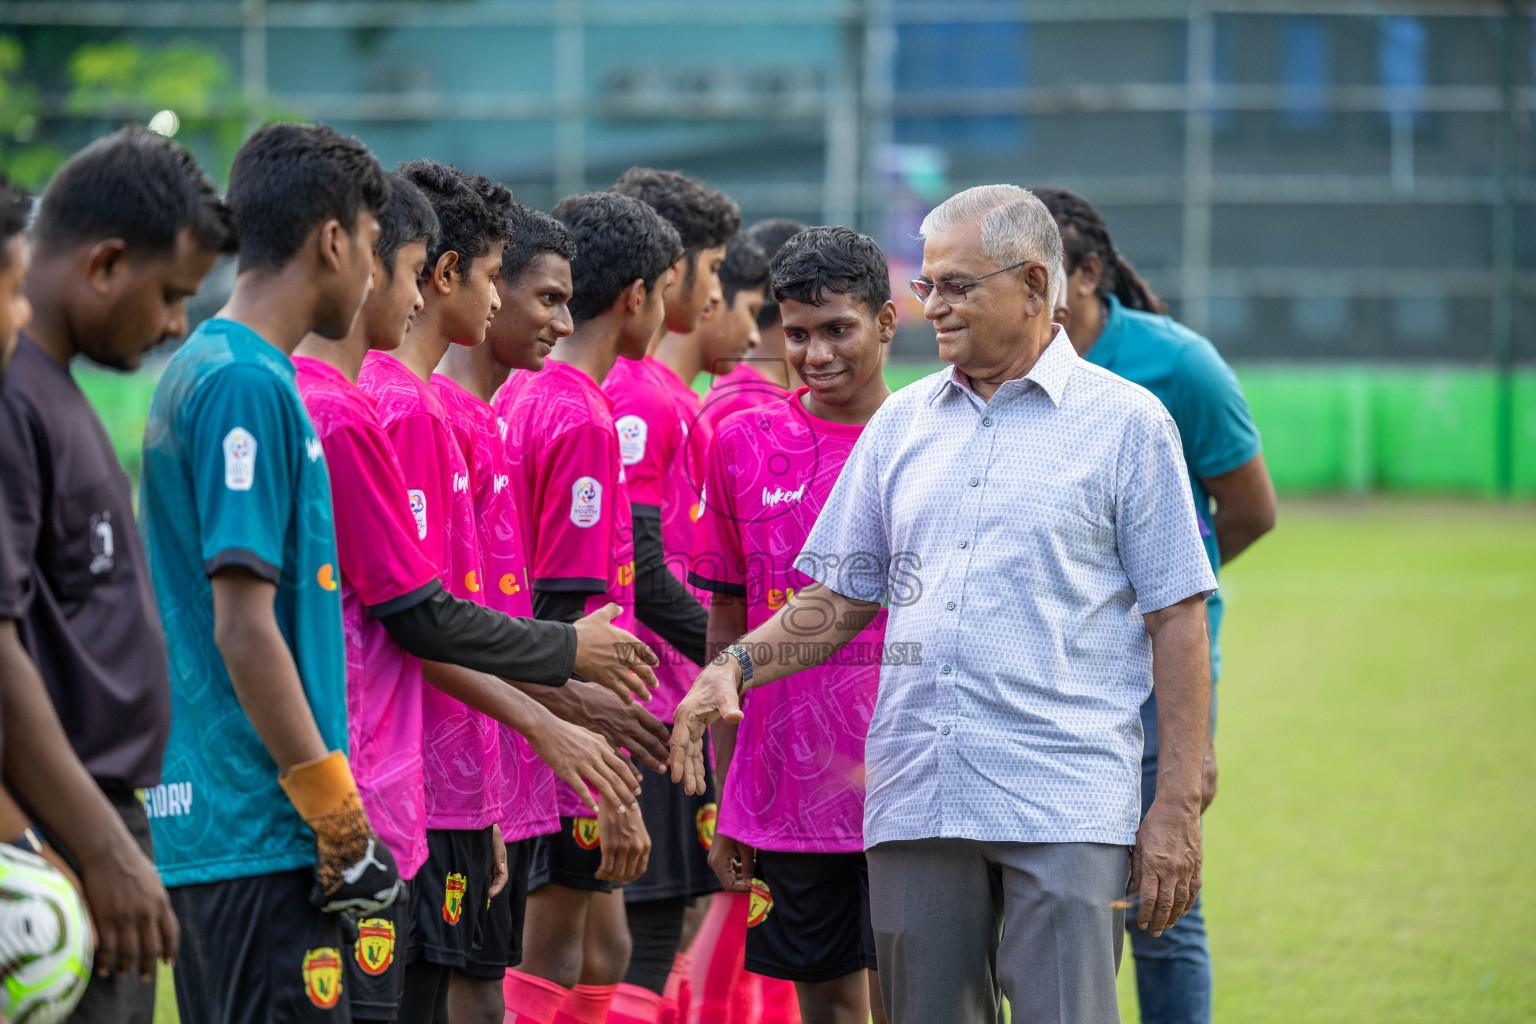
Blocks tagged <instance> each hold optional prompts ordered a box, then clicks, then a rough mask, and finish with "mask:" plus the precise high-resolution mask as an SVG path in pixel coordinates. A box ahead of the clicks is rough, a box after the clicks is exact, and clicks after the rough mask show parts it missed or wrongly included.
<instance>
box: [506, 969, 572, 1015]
mask: <svg viewBox="0 0 1536 1024" xmlns="http://www.w3.org/2000/svg"><path fill="white" fill-rule="evenodd" d="M501 992H502V995H503V996H505V997H506V1000H507V1015H506V1017H504V1018H503V1024H554V1020H555V1014H556V1013H558V1012H559V1010H560V1004H561V1003H563V1002H565V997H566V996H568V995H570V989H568V988H566V987H565V986H564V985H556V984H555V983H554V982H552V981H545V980H544V979H543V978H537V977H534V976H533V975H532V974H524V973H523V972H522V971H519V970H514V969H511V968H509V969H508V970H507V976H506V977H505V978H504V979H502V983H501Z"/></svg>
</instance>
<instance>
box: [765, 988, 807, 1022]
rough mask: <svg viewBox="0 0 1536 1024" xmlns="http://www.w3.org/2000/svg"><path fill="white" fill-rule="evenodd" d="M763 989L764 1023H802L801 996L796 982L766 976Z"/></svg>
mask: <svg viewBox="0 0 1536 1024" xmlns="http://www.w3.org/2000/svg"><path fill="white" fill-rule="evenodd" d="M762 991H763V1015H762V1018H761V1021H762V1024H800V996H799V994H798V993H796V992H795V983H794V982H792V981H785V980H784V979H783V978H764V979H763V980H762Z"/></svg>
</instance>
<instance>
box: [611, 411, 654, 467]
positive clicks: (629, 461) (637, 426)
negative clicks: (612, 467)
mask: <svg viewBox="0 0 1536 1024" xmlns="http://www.w3.org/2000/svg"><path fill="white" fill-rule="evenodd" d="M613 426H614V429H616V430H617V431H618V432H619V461H620V462H622V463H624V465H626V466H633V465H634V464H635V463H637V462H639V461H640V460H641V459H643V458H645V438H646V435H647V434H648V433H650V427H649V426H648V425H647V424H646V422H645V420H643V419H641V418H640V417H639V416H635V415H629V416H620V417H619V419H618V422H616V423H615V424H614V425H613Z"/></svg>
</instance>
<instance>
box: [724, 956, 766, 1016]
mask: <svg viewBox="0 0 1536 1024" xmlns="http://www.w3.org/2000/svg"><path fill="white" fill-rule="evenodd" d="M762 1014H763V977H762V975H760V974H753V973H752V972H751V971H748V970H745V969H743V970H742V972H741V974H740V975H738V976H737V980H736V987H735V988H734V989H732V990H731V1021H730V1024H760V1021H761V1018H762Z"/></svg>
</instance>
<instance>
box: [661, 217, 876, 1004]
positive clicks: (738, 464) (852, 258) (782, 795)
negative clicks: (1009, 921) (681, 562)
mask: <svg viewBox="0 0 1536 1024" xmlns="http://www.w3.org/2000/svg"><path fill="white" fill-rule="evenodd" d="M773 292H774V297H775V298H776V299H777V300H778V303H779V309H780V313H781V316H782V317H783V324H784V338H785V352H786V355H787V356H788V358H789V362H790V365H791V366H792V367H793V368H794V370H795V372H796V374H797V375H798V376H799V377H800V378H801V379H802V380H804V381H805V385H806V386H804V387H802V388H800V389H799V390H798V391H796V392H795V395H794V399H793V401H791V402H789V403H774V404H772V405H765V406H761V407H759V408H757V409H754V410H751V411H750V412H748V413H745V414H742V415H738V416H733V417H731V418H729V419H727V420H726V421H725V422H724V423H723V424H722V425H721V427H720V430H719V433H718V434H717V435H716V438H715V443H714V446H713V448H712V450H711V455H710V462H709V472H708V478H707V483H706V500H705V508H704V512H703V515H702V516H701V517H700V520H699V529H698V531H697V533H696V535H695V538H694V548H693V561H692V571H691V573H690V578H691V580H692V582H694V583H695V584H696V585H697V586H699V587H702V588H704V589H706V590H709V591H711V592H712V593H713V594H714V595H715V596H714V598H713V600H712V602H711V604H710V641H711V643H717V644H721V645H725V644H729V643H732V642H734V641H735V640H736V639H738V638H739V637H741V636H743V635H745V634H746V633H747V632H748V631H749V630H750V629H751V628H752V627H754V626H756V625H758V624H759V623H761V622H763V621H766V620H767V619H768V618H770V617H771V616H772V615H773V613H774V612H775V611H776V610H777V609H778V608H779V607H781V606H782V605H783V604H784V602H785V601H787V600H788V599H789V597H790V596H792V595H793V593H794V591H795V590H797V589H799V588H800V587H801V586H803V585H804V583H805V582H806V579H807V577H805V576H803V575H801V574H800V573H799V572H798V571H797V570H796V569H795V568H794V563H795V559H796V557H797V556H798V555H799V554H800V552H801V549H802V547H803V544H804V541H805V538H806V537H807V535H809V533H810V530H811V526H812V525H813V524H814V523H815V520H816V515H817V513H818V512H819V511H820V510H821V507H822V505H823V503H824V502H825V501H826V498H827V495H828V494H829V493H830V492H831V490H832V485H833V484H834V483H836V481H837V477H838V473H839V472H840V471H841V469H842V466H843V463H844V462H845V461H846V460H847V457H848V454H849V452H851V451H852V450H853V445H854V443H855V442H856V441H857V440H858V437H859V434H860V432H861V431H862V430H863V427H864V425H865V424H866V423H868V422H869V419H870V417H871V416H873V415H874V414H875V411H876V410H877V409H879V408H880V406H881V404H882V403H883V402H884V401H885V399H886V398H887V397H888V396H889V395H890V389H889V388H887V387H886V384H885V378H884V376H883V375H882V373H881V365H882V362H883V356H884V350H885V348H886V346H887V345H888V344H889V342H890V340H891V337H892V336H893V335H894V334H895V331H896V306H895V304H894V303H893V302H892V301H891V297H890V296H891V292H890V276H889V272H888V270H887V268H886V262H885V257H884V255H883V254H882V253H881V251H880V248H879V246H877V245H876V244H875V243H874V241H873V240H872V239H870V238H868V237H866V236H864V235H860V234H858V233H856V232H854V231H850V230H849V229H847V228H812V229H810V230H808V231H805V232H802V233H800V234H798V235H796V236H795V237H794V238H792V239H790V241H789V242H787V243H786V244H785V245H784V246H783V247H782V248H780V249H779V251H778V253H777V254H776V255H775V256H774V260H773ZM884 635H885V613H884V612H883V611H882V612H881V613H880V615H878V616H877V617H876V618H875V620H874V621H873V622H871V623H870V625H869V626H868V627H867V628H866V629H865V630H864V632H863V633H862V634H860V636H859V637H858V639H857V640H856V641H855V642H854V643H853V644H851V645H850V646H849V647H848V648H845V649H844V650H845V652H846V653H845V654H842V655H839V656H838V657H837V658H835V659H834V660H833V661H832V662H829V663H827V664H825V665H821V666H818V667H816V668H812V669H808V670H806V671H804V672H800V673H798V674H796V675H793V676H790V677H788V678H787V679H784V680H783V681H781V682H780V683H779V684H778V685H775V686H767V687H763V688H761V689H758V690H753V691H752V692H751V696H750V697H749V698H748V700H747V703H746V705H745V706H744V710H745V712H746V718H745V720H744V721H743V722H742V723H741V724H740V725H729V724H726V723H716V725H715V726H714V728H713V729H712V731H711V735H712V737H713V741H714V745H715V765H716V772H717V774H718V775H719V776H720V777H721V780H722V781H721V786H722V789H723V792H722V797H721V801H720V821H719V830H718V836H717V838H716V840H715V846H714V849H713V850H711V851H710V864H711V866H713V867H714V868H715V870H716V872H717V873H718V874H719V876H720V879H721V881H722V882H723V883H724V884H725V886H726V888H727V889H728V890H729V891H731V892H735V893H745V894H748V895H749V897H750V900H751V905H750V916H749V917H748V920H747V924H748V926H749V927H748V930H747V934H746V966H747V968H748V969H749V970H751V971H753V972H755V973H758V974H762V975H766V976H768V977H771V978H783V979H787V980H790V981H793V982H795V983H796V987H797V988H798V989H799V993H800V1008H801V1013H802V1015H803V1018H804V1020H805V1021H807V1022H808V1024H862V1022H863V1021H865V1020H867V1019H868V1017H869V1014H870V999H871V998H872V997H871V995H870V993H872V992H875V991H877V990H876V989H874V987H873V984H874V983H873V981H872V980H868V979H866V976H865V968H873V967H874V965H875V964H874V936H873V933H872V931H871V929H870V923H869V877H868V872H867V869H866V867H865V864H864V853H863V812H864V792H863V784H862V778H863V763H864V739H865V735H866V733H867V732H868V728H869V718H870V715H871V713H872V712H873V710H874V703H875V696H876V694H877V692H878V688H879V673H880V661H881V657H882V649H883V640H884ZM779 717H783V718H785V719H789V720H792V721H793V722H794V723H795V724H794V726H793V727H792V728H790V729H788V730H770V729H768V728H765V727H764V726H765V723H766V722H771V721H775V720H777V719H778V718H779ZM788 736H793V737H794V738H793V741H791V742H785V737H788ZM874 1015H875V1019H876V1020H881V1019H882V1018H883V1015H882V1014H881V1013H880V1007H879V1002H878V998H876V999H875V1005H874Z"/></svg>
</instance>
